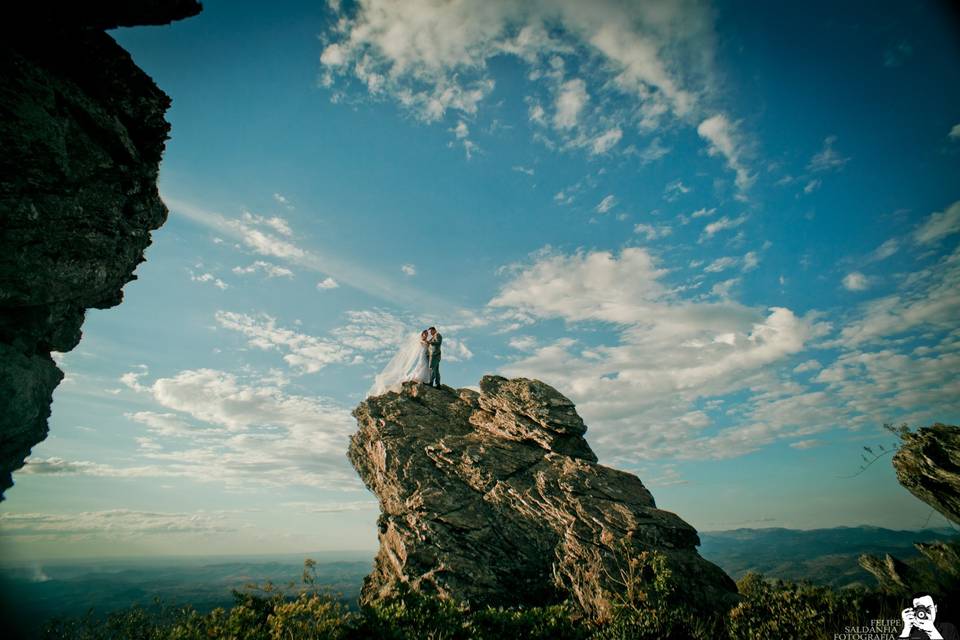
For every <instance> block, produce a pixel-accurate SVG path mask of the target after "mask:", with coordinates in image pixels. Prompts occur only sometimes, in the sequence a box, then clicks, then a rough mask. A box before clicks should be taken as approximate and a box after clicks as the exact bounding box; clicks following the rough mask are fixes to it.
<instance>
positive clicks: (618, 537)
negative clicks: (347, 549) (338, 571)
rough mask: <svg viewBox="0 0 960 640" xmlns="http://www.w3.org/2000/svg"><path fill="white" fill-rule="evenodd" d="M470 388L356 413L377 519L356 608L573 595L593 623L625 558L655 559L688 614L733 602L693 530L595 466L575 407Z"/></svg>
mask: <svg viewBox="0 0 960 640" xmlns="http://www.w3.org/2000/svg"><path fill="white" fill-rule="evenodd" d="M480 389H481V392H480V393H476V392H475V391H471V390H469V389H459V390H455V389H451V388H449V387H443V388H442V389H439V390H438V389H433V388H431V387H428V386H426V385H423V386H421V385H417V384H416V383H406V384H405V385H404V386H403V388H402V390H401V392H400V393H393V392H390V393H386V394H384V395H381V396H376V397H372V398H368V399H367V400H365V401H364V402H362V403H361V404H360V405H359V406H358V407H357V408H356V409H355V410H354V416H355V417H356V418H357V422H358V423H359V427H360V428H359V431H357V433H356V434H354V435H353V437H352V439H351V443H350V449H349V458H350V460H351V462H352V463H353V465H354V467H355V468H356V469H357V471H358V472H359V474H360V476H361V478H362V479H363V481H364V482H365V483H366V485H367V487H369V488H370V490H371V491H373V493H375V494H376V495H377V497H378V498H379V499H380V507H381V511H382V513H381V516H380V519H379V537H380V551H379V553H378V555H377V558H376V563H375V567H374V571H373V573H371V574H370V575H369V576H368V577H367V579H366V581H365V583H364V587H363V593H362V599H363V601H365V602H370V601H374V600H377V599H380V598H382V597H385V596H388V595H390V594H391V593H393V592H395V591H396V590H397V589H398V588H399V586H400V585H401V584H405V585H407V586H409V587H411V588H413V589H415V590H419V591H421V592H424V593H431V594H437V595H439V596H441V597H449V598H454V599H457V600H462V601H468V602H471V603H475V604H493V605H520V604H527V605H538V604H545V603H551V602H557V601H560V600H563V599H564V598H566V597H568V596H569V597H571V598H572V599H573V601H574V602H576V603H577V604H578V605H579V606H580V607H581V608H582V609H583V611H584V612H585V613H587V614H588V615H593V616H598V617H601V618H602V617H604V616H605V615H606V614H607V613H608V611H609V606H610V593H611V592H616V591H622V589H623V587H622V584H620V582H621V581H622V576H621V570H623V569H626V567H627V562H628V558H629V557H633V556H636V555H638V554H639V553H640V552H642V551H653V550H655V551H660V552H662V553H663V554H665V556H666V558H667V560H668V566H669V568H670V570H671V572H672V578H671V579H672V580H674V582H675V584H676V587H677V590H678V593H679V597H682V598H683V599H684V600H685V602H687V603H689V604H690V606H692V607H695V608H697V607H699V608H701V609H703V610H705V611H712V610H717V609H724V608H725V607H726V606H728V605H729V604H730V603H731V602H732V599H733V595H732V594H733V593H734V592H735V589H736V587H735V585H734V583H733V581H732V580H731V579H730V578H729V577H728V576H727V575H726V574H725V573H724V572H723V571H722V570H721V569H719V568H718V567H717V566H715V565H713V564H711V563H710V562H707V561H706V560H704V559H703V558H701V557H700V555H699V554H698V553H697V551H696V546H697V545H698V544H699V538H698V537H697V532H696V531H695V530H694V529H693V527H691V526H690V525H689V524H687V523H686V522H684V521H683V520H681V519H680V518H679V517H678V516H677V515H675V514H673V513H671V512H669V511H663V510H661V509H658V508H657V507H656V504H655V503H654V499H653V496H652V495H651V494H650V492H649V491H648V490H647V489H646V488H645V487H644V486H643V483H642V482H641V481H640V480H639V479H638V478H637V477H636V476H633V475H631V474H629V473H624V472H622V471H617V470H615V469H611V468H609V467H605V466H602V465H599V464H597V458H596V456H595V455H594V453H593V451H591V449H590V446H589V445H588V444H587V442H586V440H585V439H584V437H583V436H584V433H585V432H586V426H585V425H584V424H583V421H582V420H581V419H580V416H579V415H578V414H577V412H576V409H575V408H574V406H573V403H571V402H570V401H569V400H568V399H567V398H565V397H564V396H563V395H561V394H560V393H559V392H558V391H556V390H555V389H553V388H552V387H550V386H548V385H546V384H544V383H542V382H539V381H536V380H527V379H522V378H518V379H514V380H507V379H505V378H501V377H496V376H486V377H484V378H483V380H482V381H481V382H480Z"/></svg>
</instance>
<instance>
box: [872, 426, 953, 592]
mask: <svg viewBox="0 0 960 640" xmlns="http://www.w3.org/2000/svg"><path fill="white" fill-rule="evenodd" d="M893 468H894V469H895V470H896V472H897V480H899V481H900V484H902V485H903V486H904V487H905V488H906V489H907V490H909V491H910V492H911V493H912V494H913V495H915V496H916V497H918V498H919V499H920V500H922V501H924V502H926V503H927V504H929V505H930V506H931V507H933V508H934V509H936V510H937V511H939V512H940V513H942V514H943V515H944V516H946V517H947V518H948V519H950V520H951V521H953V522H955V523H957V524H960V427H957V426H951V425H945V424H940V423H937V424H934V425H932V426H930V427H923V428H921V429H918V430H917V431H915V432H910V431H904V432H903V433H901V444H900V448H899V449H898V450H897V453H896V454H894V456H893ZM914 546H915V547H916V548H917V550H918V551H919V552H920V555H921V557H920V558H919V559H917V560H915V561H912V562H904V561H903V560H900V559H899V558H895V557H893V556H891V555H890V554H886V555H885V556H884V557H883V558H879V557H876V556H871V555H867V554H865V555H862V556H860V566H862V567H863V568H864V569H866V570H867V571H869V572H870V573H871V574H873V576H874V577H875V578H876V579H877V582H878V584H879V586H880V588H881V589H882V590H883V591H887V592H891V593H900V594H904V595H908V594H916V593H920V592H927V593H935V594H942V595H945V596H946V598H948V599H950V600H954V601H955V599H956V598H957V597H960V542H956V541H950V542H930V543H924V542H918V543H916V544H915V545H914Z"/></svg>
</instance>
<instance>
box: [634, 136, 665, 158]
mask: <svg viewBox="0 0 960 640" xmlns="http://www.w3.org/2000/svg"><path fill="white" fill-rule="evenodd" d="M670 151H671V149H670V147H665V146H664V145H663V143H662V142H661V140H660V138H659V137H657V138H654V139H653V140H651V141H650V144H648V145H647V146H646V147H645V148H644V149H643V150H642V151H640V152H639V154H640V162H641V164H650V163H651V162H656V161H657V160H659V159H660V158H662V157H664V156H665V155H667V154H668V153H670Z"/></svg>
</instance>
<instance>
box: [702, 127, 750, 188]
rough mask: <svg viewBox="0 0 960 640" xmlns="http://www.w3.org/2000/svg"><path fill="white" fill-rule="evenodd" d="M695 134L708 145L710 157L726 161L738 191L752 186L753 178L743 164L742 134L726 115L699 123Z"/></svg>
mask: <svg viewBox="0 0 960 640" xmlns="http://www.w3.org/2000/svg"><path fill="white" fill-rule="evenodd" d="M697 133H698V134H700V137H701V138H704V139H705V140H707V141H708V142H709V143H710V146H709V148H708V151H709V153H710V155H721V156H723V157H724V159H726V161H727V166H728V167H730V169H731V170H732V171H733V172H734V173H735V174H736V179H735V182H736V185H737V189H739V190H740V191H745V190H747V189H749V188H750V186H751V185H752V184H753V181H754V176H753V175H751V174H750V172H749V171H748V169H747V167H746V164H745V162H744V142H743V134H742V133H741V132H740V130H739V126H738V125H737V124H736V123H734V122H731V121H730V120H729V119H728V118H727V116H726V115H724V114H722V113H721V114H717V115H714V116H711V117H709V118H707V119H706V120H704V121H703V122H701V123H700V125H699V126H698V127H697Z"/></svg>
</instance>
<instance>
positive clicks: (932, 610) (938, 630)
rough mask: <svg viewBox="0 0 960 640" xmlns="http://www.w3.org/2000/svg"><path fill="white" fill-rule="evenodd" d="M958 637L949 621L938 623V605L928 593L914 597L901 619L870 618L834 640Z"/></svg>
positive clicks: (953, 639)
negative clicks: (866, 622)
mask: <svg viewBox="0 0 960 640" xmlns="http://www.w3.org/2000/svg"><path fill="white" fill-rule="evenodd" d="M899 639H909V640H960V637H958V636H957V630H956V628H955V627H954V626H953V625H952V624H950V623H949V622H937V605H936V603H935V602H934V601H933V597H932V596H929V595H925V596H920V597H918V598H914V599H913V603H912V605H911V606H909V607H907V608H906V609H904V610H903V611H901V612H900V620H897V619H896V618H894V619H892V620H889V619H884V620H871V621H870V623H869V624H864V625H863V626H848V627H845V628H844V630H843V631H842V632H840V633H835V634H834V635H833V640H899Z"/></svg>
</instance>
